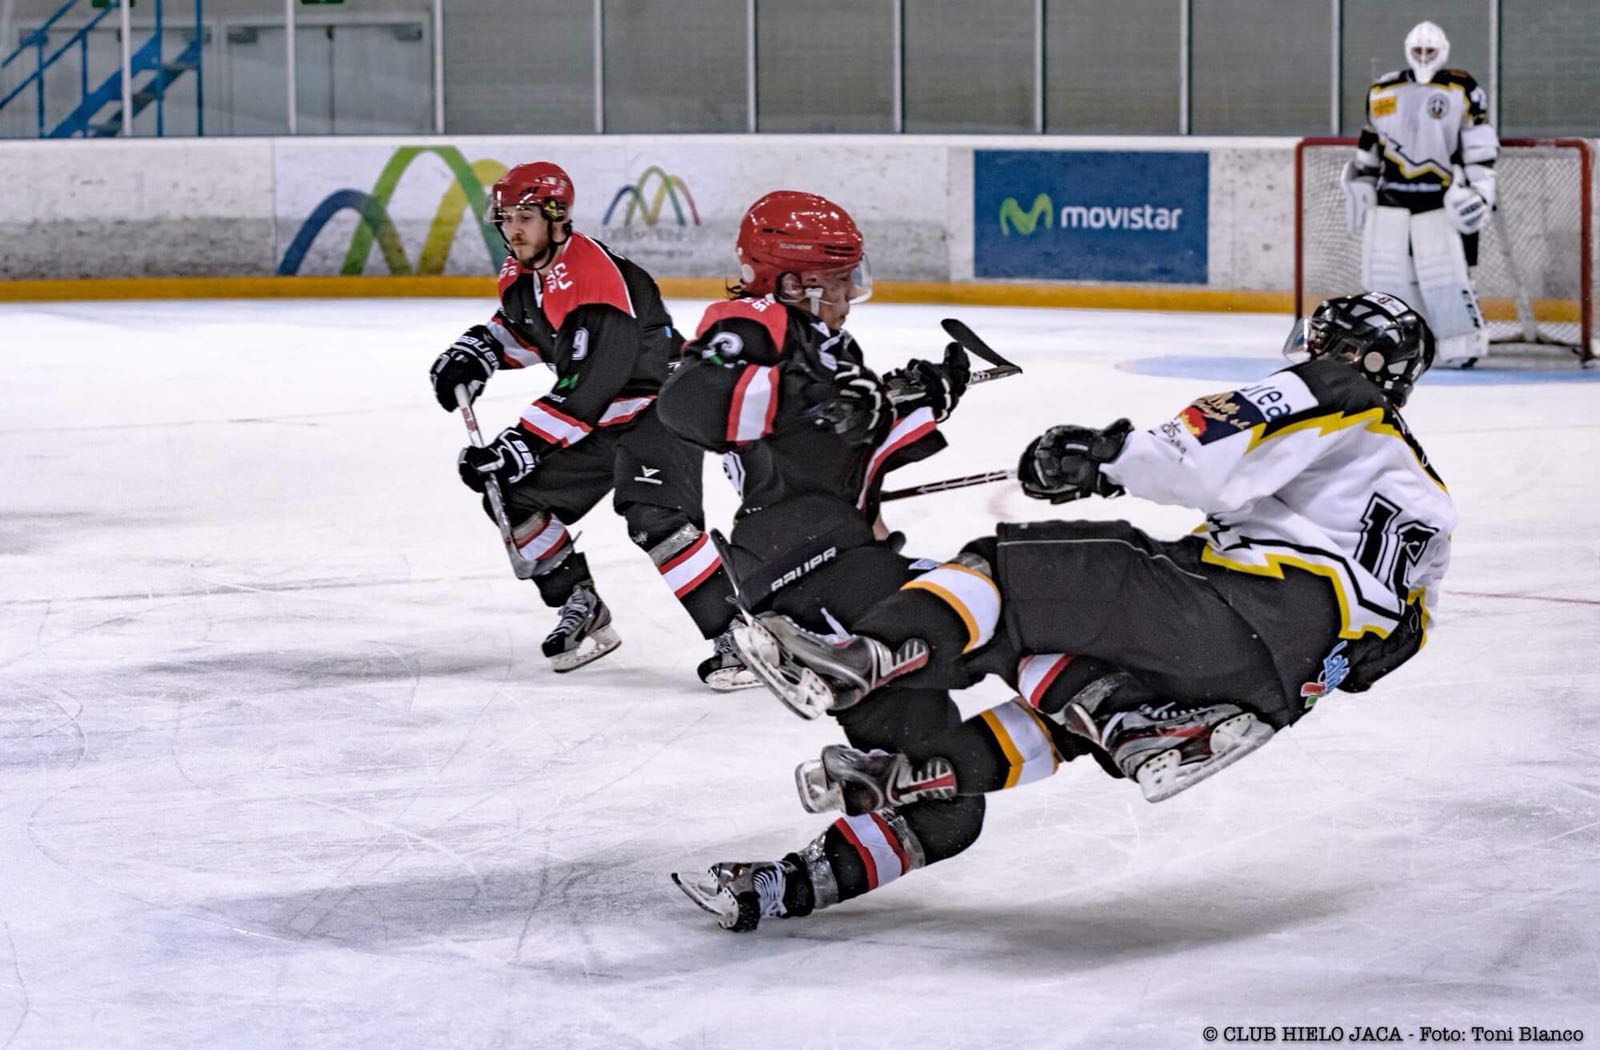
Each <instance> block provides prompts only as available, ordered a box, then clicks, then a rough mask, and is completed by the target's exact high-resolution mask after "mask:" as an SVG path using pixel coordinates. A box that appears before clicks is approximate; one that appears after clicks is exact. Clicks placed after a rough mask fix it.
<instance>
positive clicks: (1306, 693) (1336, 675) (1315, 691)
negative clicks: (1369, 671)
mask: <svg viewBox="0 0 1600 1050" xmlns="http://www.w3.org/2000/svg"><path fill="white" fill-rule="evenodd" d="M1349 644H1350V643H1349V642H1345V641H1341V642H1340V643H1339V644H1338V645H1336V646H1334V647H1333V648H1332V649H1330V650H1328V655H1327V656H1324V657H1323V658H1322V673H1321V674H1319V675H1317V680H1316V681H1315V682H1305V683H1303V684H1302V685H1301V686H1300V699H1302V700H1304V701H1305V702H1306V709H1307V710H1310V709H1311V708H1312V707H1313V706H1315V705H1316V702H1317V701H1318V700H1321V699H1322V698H1323V697H1324V696H1327V695H1328V694H1329V693H1331V692H1333V691H1334V690H1335V689H1337V688H1339V683H1340V682H1342V681H1344V680H1345V678H1346V677H1347V676H1349V674H1350V660H1349V658H1348V657H1346V656H1345V655H1344V650H1345V647H1346V646H1348V645H1349Z"/></svg>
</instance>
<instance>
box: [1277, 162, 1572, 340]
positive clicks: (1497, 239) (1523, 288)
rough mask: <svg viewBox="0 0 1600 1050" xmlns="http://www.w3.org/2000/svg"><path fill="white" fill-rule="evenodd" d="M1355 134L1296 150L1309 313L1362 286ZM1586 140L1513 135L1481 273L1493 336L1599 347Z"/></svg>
mask: <svg viewBox="0 0 1600 1050" xmlns="http://www.w3.org/2000/svg"><path fill="white" fill-rule="evenodd" d="M1355 145H1356V140H1355V139H1353V138H1305V139H1301V140H1300V142H1299V143H1298V145H1296V147H1295V151H1294V198H1295V219H1294V242H1295V253H1294V256H1295V266H1294V293H1295V310H1296V312H1297V313H1298V314H1299V315H1300V316H1304V315H1306V314H1308V313H1310V312H1311V310H1312V309H1313V308H1315V306H1316V304H1317V303H1319V302H1321V301H1322V300H1323V299H1326V298H1328V297H1329V296H1333V295H1348V294H1350V293H1351V292H1353V291H1356V290H1358V289H1359V287H1360V283H1361V237H1360V235H1359V234H1353V233H1350V232H1349V231H1348V230H1347V229H1346V227H1345V210H1344V206H1345V202H1344V191H1343V189H1342V188H1341V187H1340V185H1339V173H1340V171H1341V169H1342V168H1343V167H1344V165H1345V162H1346V161H1348V160H1349V159H1350V156H1351V153H1352V152H1353V151H1354V149H1355ZM1593 153H1594V151H1593V148H1592V147H1591V146H1590V144H1589V142H1588V141H1587V140H1584V139H1576V138H1561V139H1504V140H1502V141H1501V143H1500V156H1499V159H1498V160H1497V161H1496V162H1495V189H1496V197H1497V202H1496V207H1495V211H1494V214H1493V217H1492V218H1491V221H1490V222H1488V223H1486V224H1485V225H1484V228H1483V232H1482V233H1481V234H1480V237H1479V246H1478V266H1477V269H1476V270H1475V271H1474V273H1473V280H1474V284H1475V286H1476V289H1477V292H1478V299H1479V303H1480V305H1481V307H1482V309H1483V314H1484V318H1485V320H1486V321H1488V323H1489V338H1490V341H1491V342H1493V343H1496V344H1500V345H1502V346H1508V345H1514V346H1550V347H1565V348H1567V349H1568V350H1570V351H1571V352H1572V353H1574V354H1576V355H1577V356H1578V357H1579V358H1580V359H1581V360H1583V361H1584V362H1586V363H1587V362H1588V361H1590V360H1592V359H1593V358H1594V356H1595V350H1596V343H1595V338H1596V333H1595V328H1594V324H1595V318H1594V300H1595V297H1596V294H1597V290H1596V287H1595V282H1596V280H1597V278H1600V268H1597V267H1596V265H1595V245H1596V242H1597V239H1600V232H1597V230H1596V226H1595V212H1594V196H1595V166H1594V156H1593Z"/></svg>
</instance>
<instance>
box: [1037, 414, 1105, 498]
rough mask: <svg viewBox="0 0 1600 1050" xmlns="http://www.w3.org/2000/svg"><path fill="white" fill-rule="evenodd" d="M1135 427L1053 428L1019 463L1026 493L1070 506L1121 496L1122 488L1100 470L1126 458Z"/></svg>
mask: <svg viewBox="0 0 1600 1050" xmlns="http://www.w3.org/2000/svg"><path fill="white" fill-rule="evenodd" d="M1131 433H1133V424H1132V423H1130V422H1128V421H1127V420H1126V419H1119V420H1117V421H1116V422H1115V423H1113V424H1111V425H1110V426H1108V427H1106V428H1105V429H1104V430H1095V429H1094V428H1092V427H1076V426H1061V427H1051V428H1050V429H1049V430H1046V431H1045V432H1044V433H1043V434H1041V435H1039V436H1038V437H1036V438H1034V439H1033V441H1032V442H1031V443H1030V444H1029V445H1028V447H1027V448H1026V449H1024V450H1023V452H1022V459H1021V461H1020V462H1018V463H1017V480H1018V481H1021V482H1022V491H1023V492H1025V493H1027V494H1028V495H1029V496H1032V497H1033V498H1034V499H1047V500H1049V501H1050V502H1051V503H1066V502H1068V501H1069V500H1075V499H1083V498H1084V497H1085V496H1119V495H1121V494H1122V486H1121V485H1118V484H1117V483H1116V482H1114V481H1112V480H1111V479H1110V478H1108V477H1106V476H1105V475H1104V474H1102V473H1101V472H1100V468H1101V467H1102V466H1104V465H1105V464H1107V463H1110V462H1111V461H1112V460H1114V459H1116V458H1117V457H1118V456H1120V455H1121V454H1122V446H1123V445H1125V444H1127V441H1128V435H1129V434H1131Z"/></svg>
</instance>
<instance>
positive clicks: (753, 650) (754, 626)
mask: <svg viewBox="0 0 1600 1050" xmlns="http://www.w3.org/2000/svg"><path fill="white" fill-rule="evenodd" d="M733 648H734V651H735V652H737V653H738V654H739V659H741V660H743V661H744V665H745V668H746V669H747V670H748V671H749V672H750V673H751V674H753V675H754V676H755V677H756V678H758V679H760V681H761V683H762V684H763V685H765V686H766V687H767V688H768V689H769V690H771V691H772V694H773V695H774V696H776V697H777V698H778V699H779V700H781V701H783V703H784V705H785V706H786V707H788V708H789V710H791V711H793V712H794V713H795V714H797V715H799V716H800V717H801V718H804V719H807V720H810V719H814V718H816V717H818V716H819V715H823V714H826V713H827V712H828V711H829V710H830V709H831V708H832V706H833V691H832V690H831V689H829V688H828V687H827V686H826V685H825V684H824V683H823V681H822V679H820V678H818V677H817V676H816V674H815V673H814V672H812V671H811V670H810V669H808V668H794V667H792V666H791V667H785V666H784V665H783V650H782V648H781V647H780V646H779V645H778V640H777V639H776V638H774V637H773V636H772V632H771V631H769V630H767V629H766V627H764V626H762V625H761V624H759V623H756V622H754V621H750V622H747V623H744V624H741V625H740V626H738V627H735V628H734V629H733Z"/></svg>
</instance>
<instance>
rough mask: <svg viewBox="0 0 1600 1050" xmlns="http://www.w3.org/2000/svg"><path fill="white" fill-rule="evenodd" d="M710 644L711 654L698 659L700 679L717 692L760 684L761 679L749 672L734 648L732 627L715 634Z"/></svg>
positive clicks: (753, 686)
mask: <svg viewBox="0 0 1600 1050" xmlns="http://www.w3.org/2000/svg"><path fill="white" fill-rule="evenodd" d="M712 646H713V648H712V650H711V655H710V656H708V657H706V658H705V659H704V660H701V661H700V667H699V668H698V671H699V674H700V681H702V682H704V683H705V684H706V685H709V686H710V687H711V688H712V689H715V690H716V691H717V692H719V693H731V692H734V691H736V690H739V689H754V688H755V687H756V686H759V685H761V684H762V682H761V679H759V678H757V677H756V676H755V675H754V674H753V673H751V671H750V669H749V668H748V667H746V666H745V664H744V661H743V660H741V659H739V654H738V652H736V651H735V650H734V647H733V628H731V627H730V628H728V630H726V631H723V632H722V633H721V634H719V635H717V637H716V639H715V640H714V641H713V642H712Z"/></svg>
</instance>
